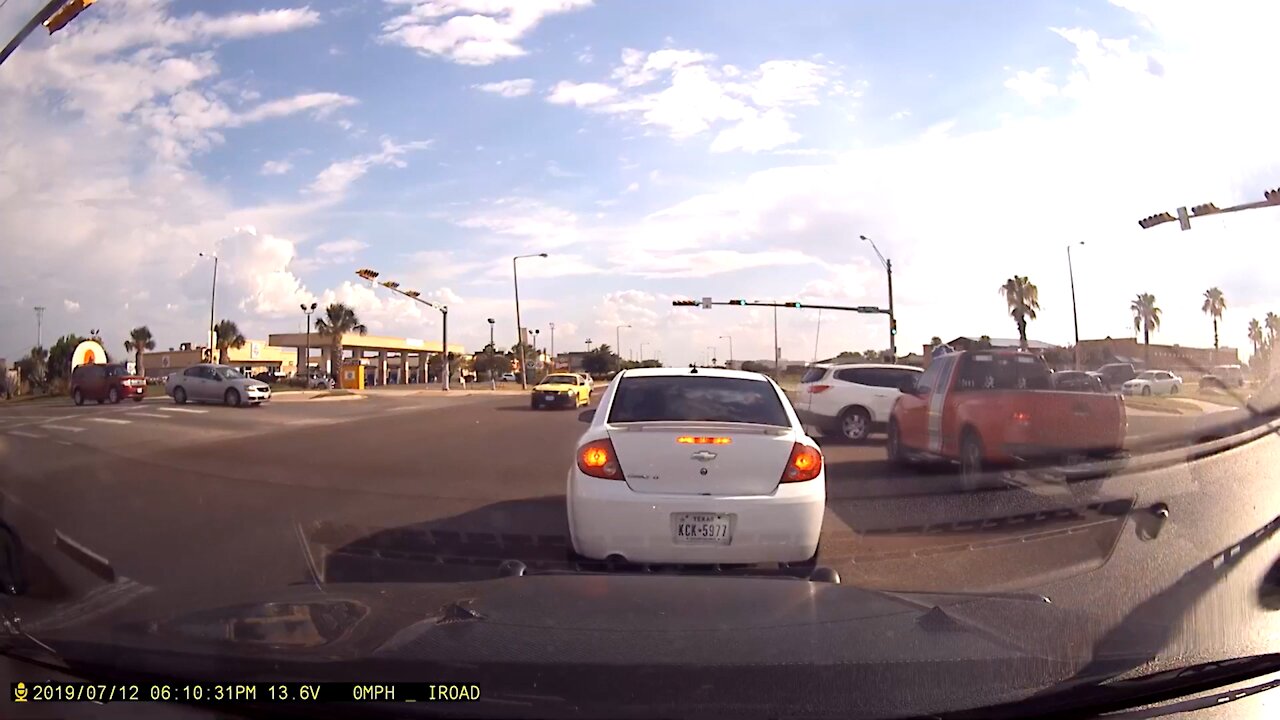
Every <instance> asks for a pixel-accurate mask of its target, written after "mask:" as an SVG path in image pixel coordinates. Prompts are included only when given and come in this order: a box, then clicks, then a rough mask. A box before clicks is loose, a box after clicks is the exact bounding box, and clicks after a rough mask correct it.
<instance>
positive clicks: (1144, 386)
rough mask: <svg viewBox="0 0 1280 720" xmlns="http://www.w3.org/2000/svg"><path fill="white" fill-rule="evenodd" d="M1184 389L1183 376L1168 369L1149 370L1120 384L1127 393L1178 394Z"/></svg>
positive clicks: (1123, 391) (1122, 390)
mask: <svg viewBox="0 0 1280 720" xmlns="http://www.w3.org/2000/svg"><path fill="white" fill-rule="evenodd" d="M1181 390H1182V378H1180V377H1178V376H1177V375H1174V374H1173V373H1171V372H1169V371H1168V370H1147V371H1145V372H1141V373H1138V376H1137V377H1135V378H1134V379H1132V380H1129V381H1127V382H1125V383H1124V384H1123V385H1121V386H1120V392H1122V393H1124V394H1125V395H1177V394H1178V393H1179V392H1181Z"/></svg>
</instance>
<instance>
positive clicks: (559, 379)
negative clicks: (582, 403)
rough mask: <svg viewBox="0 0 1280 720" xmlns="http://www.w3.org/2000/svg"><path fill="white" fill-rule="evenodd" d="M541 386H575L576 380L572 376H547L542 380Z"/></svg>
mask: <svg viewBox="0 0 1280 720" xmlns="http://www.w3.org/2000/svg"><path fill="white" fill-rule="evenodd" d="M542 384H543V385H577V384H578V378H577V377H575V376H573V375H548V376H547V377H546V378H544V379H543V380H542Z"/></svg>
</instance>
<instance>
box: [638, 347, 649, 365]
mask: <svg viewBox="0 0 1280 720" xmlns="http://www.w3.org/2000/svg"><path fill="white" fill-rule="evenodd" d="M648 344H649V343H647V342H642V343H640V364H641V365H643V364H644V346H645V345H648Z"/></svg>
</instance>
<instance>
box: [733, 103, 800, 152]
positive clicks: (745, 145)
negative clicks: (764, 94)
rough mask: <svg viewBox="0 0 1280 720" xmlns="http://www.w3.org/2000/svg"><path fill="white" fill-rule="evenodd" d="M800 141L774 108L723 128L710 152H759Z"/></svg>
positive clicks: (785, 119)
mask: <svg viewBox="0 0 1280 720" xmlns="http://www.w3.org/2000/svg"><path fill="white" fill-rule="evenodd" d="M799 139H800V133H798V132H795V131H794V130H792V129H791V125H790V124H789V123H788V122H787V116H786V114H785V113H783V112H782V111H781V110H778V109H777V108H774V109H772V110H769V111H767V112H765V113H763V114H755V113H753V114H752V115H749V116H748V117H746V118H744V119H743V120H742V121H741V122H739V123H738V124H737V125H734V126H732V127H729V128H725V129H724V130H721V131H720V134H718V135H716V139H715V140H713V141H712V142H711V152H730V151H733V150H744V151H746V152H752V153H754V152H760V151H762V150H772V149H774V148H776V147H779V146H781V145H789V144H791V143H793V142H795V141H797V140H799Z"/></svg>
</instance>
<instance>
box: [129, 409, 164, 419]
mask: <svg viewBox="0 0 1280 720" xmlns="http://www.w3.org/2000/svg"><path fill="white" fill-rule="evenodd" d="M129 417H149V418H160V419H161V420H168V419H169V418H171V417H173V416H172V415H161V414H160V413H149V412H138V411H136V410H135V411H133V412H131V413H129Z"/></svg>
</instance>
